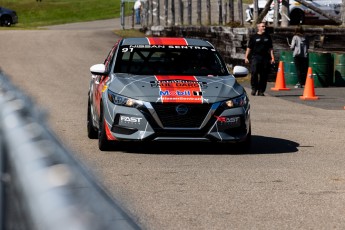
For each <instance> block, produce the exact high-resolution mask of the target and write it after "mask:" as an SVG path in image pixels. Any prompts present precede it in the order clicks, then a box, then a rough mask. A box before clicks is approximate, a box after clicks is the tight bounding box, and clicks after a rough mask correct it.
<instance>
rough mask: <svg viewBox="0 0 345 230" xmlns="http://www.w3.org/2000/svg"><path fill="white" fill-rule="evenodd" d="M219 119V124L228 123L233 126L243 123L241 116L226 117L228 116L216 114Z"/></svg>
mask: <svg viewBox="0 0 345 230" xmlns="http://www.w3.org/2000/svg"><path fill="white" fill-rule="evenodd" d="M214 117H215V118H216V119H217V123H218V124H219V125H227V126H231V127H239V126H240V125H241V118H240V117H226V116H214Z"/></svg>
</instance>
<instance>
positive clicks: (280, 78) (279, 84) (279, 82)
mask: <svg viewBox="0 0 345 230" xmlns="http://www.w3.org/2000/svg"><path fill="white" fill-rule="evenodd" d="M271 90H274V91H279V90H290V89H289V88H286V85H285V78H284V64H283V62H282V61H280V62H279V66H278V72H277V78H276V84H275V86H274V88H271Z"/></svg>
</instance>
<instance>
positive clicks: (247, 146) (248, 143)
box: [237, 126, 252, 152]
mask: <svg viewBox="0 0 345 230" xmlns="http://www.w3.org/2000/svg"><path fill="white" fill-rule="evenodd" d="M237 147H238V149H239V150H240V151H241V152H250V150H251V148H252V128H251V126H249V132H248V134H247V137H246V139H245V140H244V141H243V142H240V143H238V144H237Z"/></svg>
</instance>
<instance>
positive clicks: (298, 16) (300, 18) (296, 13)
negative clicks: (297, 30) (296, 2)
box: [290, 9, 305, 25]
mask: <svg viewBox="0 0 345 230" xmlns="http://www.w3.org/2000/svg"><path fill="white" fill-rule="evenodd" d="M304 18H305V17H304V12H303V11H302V10H300V9H295V10H293V11H292V12H291V13H290V25H300V24H303V23H304Z"/></svg>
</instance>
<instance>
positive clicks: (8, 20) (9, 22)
mask: <svg viewBox="0 0 345 230" xmlns="http://www.w3.org/2000/svg"><path fill="white" fill-rule="evenodd" d="M0 24H1V26H8V27H9V26H11V25H12V20H11V18H10V17H8V16H3V17H2V18H1V20H0Z"/></svg>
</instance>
